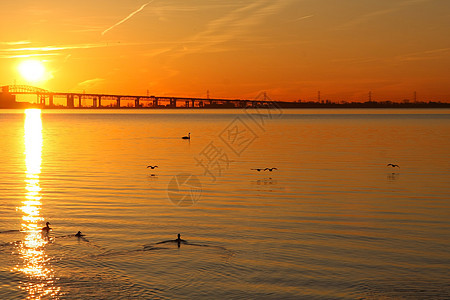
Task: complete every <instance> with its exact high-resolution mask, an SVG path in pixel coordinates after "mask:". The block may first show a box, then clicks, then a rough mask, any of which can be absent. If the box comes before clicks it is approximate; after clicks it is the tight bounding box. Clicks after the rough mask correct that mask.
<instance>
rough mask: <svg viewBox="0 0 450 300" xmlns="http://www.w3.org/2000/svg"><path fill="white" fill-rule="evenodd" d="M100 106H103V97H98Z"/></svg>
mask: <svg viewBox="0 0 450 300" xmlns="http://www.w3.org/2000/svg"><path fill="white" fill-rule="evenodd" d="M98 107H102V97H101V96H99V97H98Z"/></svg>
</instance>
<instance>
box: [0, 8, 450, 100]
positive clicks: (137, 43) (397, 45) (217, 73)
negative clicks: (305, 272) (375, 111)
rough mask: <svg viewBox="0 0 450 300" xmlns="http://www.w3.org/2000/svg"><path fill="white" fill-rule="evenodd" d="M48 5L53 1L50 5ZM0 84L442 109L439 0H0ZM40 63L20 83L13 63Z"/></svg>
mask: <svg viewBox="0 0 450 300" xmlns="http://www.w3.org/2000/svg"><path fill="white" fill-rule="evenodd" d="M55 4H57V5H56V6H55ZM0 11H1V12H2V17H1V18H0V23H1V26H0V37H1V38H0V66H1V70H2V72H1V73H0V85H8V84H14V82H16V83H17V84H30V85H34V86H39V87H42V88H45V89H48V90H51V91H62V92H79V91H83V90H85V91H86V92H91V93H115V94H138V95H145V94H146V93H147V90H149V93H150V94H151V95H157V96H166V95H172V96H191V97H206V94H207V90H209V92H210V97H213V98H247V99H253V98H255V97H256V96H257V95H258V94H259V93H260V92H261V91H266V92H267V94H268V95H269V96H270V98H271V99H273V100H287V101H292V100H298V99H302V100H316V99H317V91H319V90H320V91H321V96H322V99H330V100H334V101H336V100H348V101H366V100H368V92H369V91H372V99H373V100H395V101H400V100H403V99H406V98H409V99H412V98H413V93H414V91H417V100H440V101H446V102H450V38H449V36H450V1H449V0H339V1H331V0H278V1H266V0H258V1H256V0H254V1H253V0H248V1H237V0H229V1H211V0H191V1H186V0H183V1H182V0H174V1H162V0H154V1H151V2H148V1H145V0H144V1H139V0H115V1H110V0H98V1H91V0H89V1H87V0H77V1H75V0H67V1H60V2H57V1H50V0H41V1H2V2H1V3H0ZM30 58H33V59H37V60H40V61H42V62H43V63H44V65H45V68H46V74H45V78H44V79H42V80H41V81H39V82H27V81H26V80H25V79H24V78H23V77H22V76H21V74H19V72H18V70H17V69H18V68H17V66H18V65H19V63H20V62H22V61H24V60H27V59H30Z"/></svg>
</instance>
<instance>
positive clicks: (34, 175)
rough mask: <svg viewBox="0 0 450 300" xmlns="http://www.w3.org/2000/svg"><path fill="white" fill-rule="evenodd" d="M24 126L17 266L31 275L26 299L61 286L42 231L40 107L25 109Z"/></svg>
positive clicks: (24, 285)
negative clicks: (21, 199)
mask: <svg viewBox="0 0 450 300" xmlns="http://www.w3.org/2000/svg"><path fill="white" fill-rule="evenodd" d="M24 130H25V134H24V143H25V164H26V179H25V183H26V185H25V188H26V195H25V199H24V200H23V201H22V203H21V204H22V205H21V206H20V207H19V210H20V211H22V224H21V231H23V232H25V233H26V235H25V238H24V240H23V242H22V243H21V244H20V246H19V247H20V248H19V254H20V257H21V263H19V264H18V265H17V266H16V267H15V269H14V270H15V271H19V272H21V273H23V274H25V275H26V276H27V277H28V280H27V281H26V282H21V286H20V288H22V289H25V290H26V291H27V292H28V296H27V299H43V298H45V299H47V298H48V297H55V296H57V295H58V293H59V288H58V287H56V286H55V277H54V272H53V270H52V269H51V266H50V265H49V258H48V256H47V254H46V253H45V246H46V245H47V244H48V243H49V238H48V236H44V235H43V234H42V232H41V226H42V223H43V221H44V218H43V217H42V216H41V206H42V202H41V193H40V192H41V188H40V185H39V175H40V173H41V161H42V156H41V154H42V145H43V139H42V120H41V110H39V109H27V110H25V128H24Z"/></svg>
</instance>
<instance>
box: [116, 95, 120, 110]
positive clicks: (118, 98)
mask: <svg viewBox="0 0 450 300" xmlns="http://www.w3.org/2000/svg"><path fill="white" fill-rule="evenodd" d="M116 101H117V103H116V107H117V108H120V97H117V100H116Z"/></svg>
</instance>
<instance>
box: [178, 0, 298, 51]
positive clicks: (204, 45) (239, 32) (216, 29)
mask: <svg viewBox="0 0 450 300" xmlns="http://www.w3.org/2000/svg"><path fill="white" fill-rule="evenodd" d="M289 2H290V1H283V2H281V1H280V2H278V1H276V2H273V1H264V2H262V1H253V2H251V3H249V4H246V5H245V6H242V7H239V8H237V9H234V10H232V11H231V12H229V13H227V14H225V15H224V16H222V17H221V18H218V19H215V20H213V21H211V22H210V23H209V24H208V25H207V27H206V29H205V30H204V31H203V32H200V33H198V34H197V35H195V36H193V37H192V38H191V39H189V40H187V41H185V45H184V47H183V51H182V52H183V53H182V54H186V53H193V52H199V51H205V50H207V51H208V52H211V51H217V45H219V44H222V43H225V42H228V41H230V40H233V39H236V38H239V37H241V36H243V35H244V34H246V33H248V32H249V28H251V27H254V26H257V25H259V24H260V23H261V22H263V21H264V19H265V18H266V17H268V16H270V15H274V14H277V13H279V11H280V10H281V9H282V8H284V7H285V6H287V5H288V4H289ZM223 50H225V49H223Z"/></svg>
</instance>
